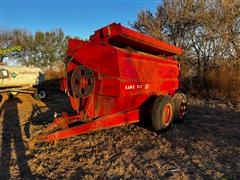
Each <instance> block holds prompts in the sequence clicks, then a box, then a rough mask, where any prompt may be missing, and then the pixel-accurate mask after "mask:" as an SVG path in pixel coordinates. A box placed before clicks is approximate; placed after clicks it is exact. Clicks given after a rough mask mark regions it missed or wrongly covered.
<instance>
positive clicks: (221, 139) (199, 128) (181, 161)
mask: <svg viewBox="0 0 240 180" xmlns="http://www.w3.org/2000/svg"><path fill="white" fill-rule="evenodd" d="M18 103H20V100H14V101H6V102H5V103H4V104H3V105H2V107H1V112H3V113H4V114H3V121H2V122H3V124H2V126H3V133H2V143H3V145H4V146H2V147H3V148H2V157H3V158H4V161H2V162H1V166H2V168H5V167H6V168H5V169H6V172H4V173H5V174H4V177H10V174H9V172H10V171H9V168H11V167H12V166H13V164H12V163H9V162H10V160H9V159H10V155H11V152H12V149H11V146H9V145H8V143H9V142H10V141H11V142H13V144H14V143H15V144H17V145H15V146H16V147H15V146H13V147H15V149H14V151H16V154H17V157H19V158H17V160H18V162H17V164H18V166H21V167H19V171H20V173H19V174H20V175H19V176H16V178H22V177H26V176H27V177H32V176H34V177H43V178H51V179H58V178H67V179H71V178H75V179H79V178H83V179H85V178H88V179H89V178H94V179H99V178H100V179H102V178H117V179H118V178H134V177H135V178H154V179H156V178H157V179H161V178H162V179H164V178H174V179H175V178H187V177H190V178H196V177H199V178H214V177H217V178H223V177H226V178H233V179H239V178H240V176H239V175H240V163H239V162H240V141H239V139H240V131H239V129H240V112H235V111H234V110H226V109H225V110H224V109H220V108H217V106H216V107H215V108H210V107H209V106H208V105H197V104H196V103H195V104H194V103H191V104H190V105H189V108H188V114H187V116H186V119H185V122H184V123H180V124H173V127H172V128H171V129H170V130H169V131H166V132H163V133H155V132H154V131H152V130H151V127H150V126H149V125H146V124H145V125H142V124H141V125H139V124H131V125H127V126H121V127H116V128H111V129H107V130H101V131H98V132H92V133H88V134H84V135H79V136H76V137H72V138H68V139H65V140H60V141H58V142H57V143H56V144H54V145H53V144H47V143H42V144H40V145H39V146H38V147H37V149H35V150H33V151H32V152H31V158H28V157H27V156H26V155H25V151H26V149H28V147H24V144H23V143H22V142H23V141H24V138H26V137H27V138H28V137H31V136H33V135H37V134H38V133H39V131H41V129H44V126H46V125H47V124H48V123H49V122H51V121H52V120H53V114H54V112H55V111H56V112H62V111H64V112H68V113H70V114H71V113H73V111H72V108H71V106H70V103H69V101H68V98H67V97H66V96H65V95H62V94H52V96H51V97H49V99H48V100H47V101H46V102H45V105H44V106H43V105H39V104H38V103H36V101H32V103H30V105H29V106H30V107H26V106H27V105H26V106H25V107H24V108H29V109H30V111H29V112H30V113H29V115H28V118H27V121H26V122H23V120H22V119H23V117H22V115H21V109H15V111H14V112H13V111H12V110H11V111H10V110H7V109H8V107H9V106H12V107H14V106H17V104H18ZM22 103H24V102H22ZM5 114H6V115H5ZM10 117H11V118H10ZM6 120H7V121H6ZM10 123H11V124H12V123H14V127H15V130H14V131H13V130H12V129H8V130H6V128H9V127H11V126H9V124H10ZM4 127H5V128H4ZM20 127H23V129H24V131H23V132H24V133H23V134H24V135H23V134H21V130H19V128H20ZM13 137H15V140H14V138H13ZM17 147H18V148H17ZM3 158H2V159H3ZM3 166H4V167H3Z"/></svg>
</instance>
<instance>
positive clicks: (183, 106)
mask: <svg viewBox="0 0 240 180" xmlns="http://www.w3.org/2000/svg"><path fill="white" fill-rule="evenodd" d="M185 113H186V103H184V102H181V104H180V109H179V113H178V117H179V118H180V119H183V117H184V115H185Z"/></svg>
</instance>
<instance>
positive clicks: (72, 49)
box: [35, 23, 186, 141]
mask: <svg viewBox="0 0 240 180" xmlns="http://www.w3.org/2000/svg"><path fill="white" fill-rule="evenodd" d="M181 54H182V49H181V48H177V47H175V46H173V45H170V44H167V43H165V42H162V41H159V40H156V39H154V38H151V37H148V36H146V35H143V34H141V33H138V32H135V31H133V30H131V29H129V28H126V27H124V26H122V25H121V24H116V23H113V24H110V25H108V26H106V27H103V28H101V29H99V30H96V31H95V33H94V34H93V35H92V36H90V40H89V41H82V40H77V39H70V40H69V43H68V52H67V58H66V59H65V65H66V66H65V68H66V75H65V76H64V77H63V78H62V81H61V90H63V91H65V92H66V93H67V94H68V96H69V98H70V101H71V105H72V107H73V109H74V110H75V111H76V115H73V116H69V115H68V114H67V113H64V112H63V113H62V114H61V115H60V116H56V117H55V119H54V121H53V122H52V123H51V124H50V125H49V126H48V127H47V128H46V129H45V130H44V132H42V133H41V134H39V135H38V136H36V137H35V139H36V141H52V140H57V139H62V138H66V137H70V136H74V135H78V134H83V133H87V132H91V131H96V130H99V129H104V128H110V127H115V126H120V125H123V124H128V123H135V122H139V121H141V120H144V121H150V122H151V124H152V127H153V129H154V130H156V131H159V130H162V129H166V128H168V127H170V125H171V124H172V121H173V120H174V119H176V120H179V121H181V120H183V118H184V115H185V111H186V97H185V95H184V94H183V93H181V89H180V87H181V85H180V82H181V81H180V79H181V78H180V67H179V63H178V61H176V60H175V56H177V55H181ZM144 114H145V115H144ZM146 114H147V116H146ZM144 117H145V118H144Z"/></svg>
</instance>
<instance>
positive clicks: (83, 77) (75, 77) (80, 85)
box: [71, 66, 94, 98]
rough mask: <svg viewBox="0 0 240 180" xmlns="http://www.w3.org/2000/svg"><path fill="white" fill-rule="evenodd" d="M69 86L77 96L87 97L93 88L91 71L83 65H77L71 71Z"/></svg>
mask: <svg viewBox="0 0 240 180" xmlns="http://www.w3.org/2000/svg"><path fill="white" fill-rule="evenodd" d="M71 86H72V91H73V93H74V94H75V95H76V96H77V97H80V98H84V97H88V96H89V95H90V94H91V93H92V91H93V88H94V75H93V72H92V71H91V70H89V69H88V68H86V67H84V66H78V67H77V69H75V70H74V71H73V73H72V77H71Z"/></svg>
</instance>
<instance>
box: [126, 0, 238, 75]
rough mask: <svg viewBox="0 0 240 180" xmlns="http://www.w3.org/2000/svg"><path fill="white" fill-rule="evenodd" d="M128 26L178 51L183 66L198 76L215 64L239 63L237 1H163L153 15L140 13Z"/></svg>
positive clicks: (145, 11) (145, 12) (146, 11)
mask: <svg viewBox="0 0 240 180" xmlns="http://www.w3.org/2000/svg"><path fill="white" fill-rule="evenodd" d="M131 25H132V27H133V28H135V29H137V30H138V31H140V32H141V33H144V34H148V35H150V36H153V37H155V38H157V39H160V40H164V41H167V42H170V43H172V44H175V45H176V46H178V47H182V48H183V50H184V54H183V56H182V57H181V59H182V60H184V62H183V63H185V64H187V65H189V66H191V67H195V69H197V70H198V73H199V75H203V73H204V72H205V71H206V70H207V69H208V68H209V66H210V65H211V62H213V61H215V60H221V61H234V62H238V63H239V61H240V1H239V0H163V2H162V3H161V4H159V5H158V6H157V8H156V11H155V12H151V11H149V10H142V11H140V12H139V13H138V16H137V19H136V20H135V21H134V22H133V23H132V24H131ZM181 59H180V60H181Z"/></svg>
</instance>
